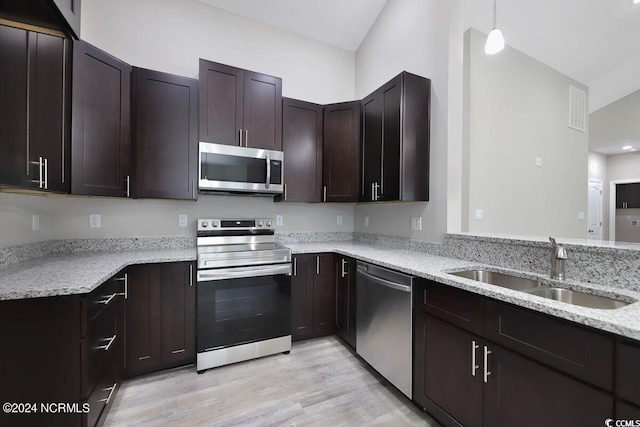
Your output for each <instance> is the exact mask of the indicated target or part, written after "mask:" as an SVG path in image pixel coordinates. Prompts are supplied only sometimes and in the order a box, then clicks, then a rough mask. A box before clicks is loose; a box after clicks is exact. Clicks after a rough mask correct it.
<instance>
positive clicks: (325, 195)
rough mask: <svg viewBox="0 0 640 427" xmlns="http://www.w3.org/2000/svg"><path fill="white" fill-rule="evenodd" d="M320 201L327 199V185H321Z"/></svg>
mask: <svg viewBox="0 0 640 427" xmlns="http://www.w3.org/2000/svg"><path fill="white" fill-rule="evenodd" d="M322 201H323V202H326V201H327V186H326V185H323V186H322Z"/></svg>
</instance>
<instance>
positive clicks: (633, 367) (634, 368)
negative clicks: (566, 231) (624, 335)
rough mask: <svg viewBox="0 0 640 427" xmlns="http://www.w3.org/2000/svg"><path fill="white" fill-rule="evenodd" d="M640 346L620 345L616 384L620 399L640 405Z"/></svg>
mask: <svg viewBox="0 0 640 427" xmlns="http://www.w3.org/2000/svg"><path fill="white" fill-rule="evenodd" d="M638 361H640V346H635V345H632V344H630V343H627V342H620V343H618V352H617V357H616V366H617V370H616V384H617V388H618V389H617V390H616V391H617V394H618V396H619V397H621V398H623V399H626V400H628V401H629V402H633V403H635V404H636V405H640V365H638Z"/></svg>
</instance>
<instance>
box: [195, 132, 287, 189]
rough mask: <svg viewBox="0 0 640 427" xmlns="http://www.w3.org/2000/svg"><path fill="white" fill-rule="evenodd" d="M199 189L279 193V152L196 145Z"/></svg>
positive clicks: (280, 152)
mask: <svg viewBox="0 0 640 427" xmlns="http://www.w3.org/2000/svg"><path fill="white" fill-rule="evenodd" d="M199 147H200V149H199V153H200V154H199V166H198V169H199V189H200V190H203V191H227V192H251V193H269V194H281V193H282V191H283V188H284V186H283V182H282V177H283V170H282V161H283V158H284V154H283V153H282V151H272V150H260V149H256V148H247V147H235V146H232V145H223V144H211V143H208V142H201V143H200V144H199Z"/></svg>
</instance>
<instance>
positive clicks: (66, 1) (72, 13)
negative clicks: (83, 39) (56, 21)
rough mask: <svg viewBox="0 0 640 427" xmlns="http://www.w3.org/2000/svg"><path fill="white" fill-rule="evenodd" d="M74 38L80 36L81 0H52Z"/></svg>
mask: <svg viewBox="0 0 640 427" xmlns="http://www.w3.org/2000/svg"><path fill="white" fill-rule="evenodd" d="M53 3H55V5H56V7H57V8H58V10H59V11H60V13H61V14H62V16H63V17H64V19H65V21H67V24H69V27H70V28H71V30H72V31H73V34H74V36H75V37H76V38H78V39H79V38H80V4H81V0H53Z"/></svg>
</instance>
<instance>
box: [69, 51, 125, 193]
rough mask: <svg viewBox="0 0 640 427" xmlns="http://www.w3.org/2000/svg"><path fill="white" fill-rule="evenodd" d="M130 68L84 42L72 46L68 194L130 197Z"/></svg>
mask: <svg viewBox="0 0 640 427" xmlns="http://www.w3.org/2000/svg"><path fill="white" fill-rule="evenodd" d="M130 99H131V66H130V65H129V64H126V63H124V62H122V61H120V60H119V59H117V58H114V57H113V56H111V55H109V54H108V53H106V52H103V51H102V50H100V49H98V48H96V47H94V46H92V45H90V44H89V43H86V42H83V41H75V42H74V43H73V106H72V109H73V115H72V137H71V149H72V153H71V155H72V160H71V166H72V171H71V173H72V182H71V193H72V194H83V195H93V196H111V197H128V196H129V195H130V179H131V117H130V116H131V115H130Z"/></svg>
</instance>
